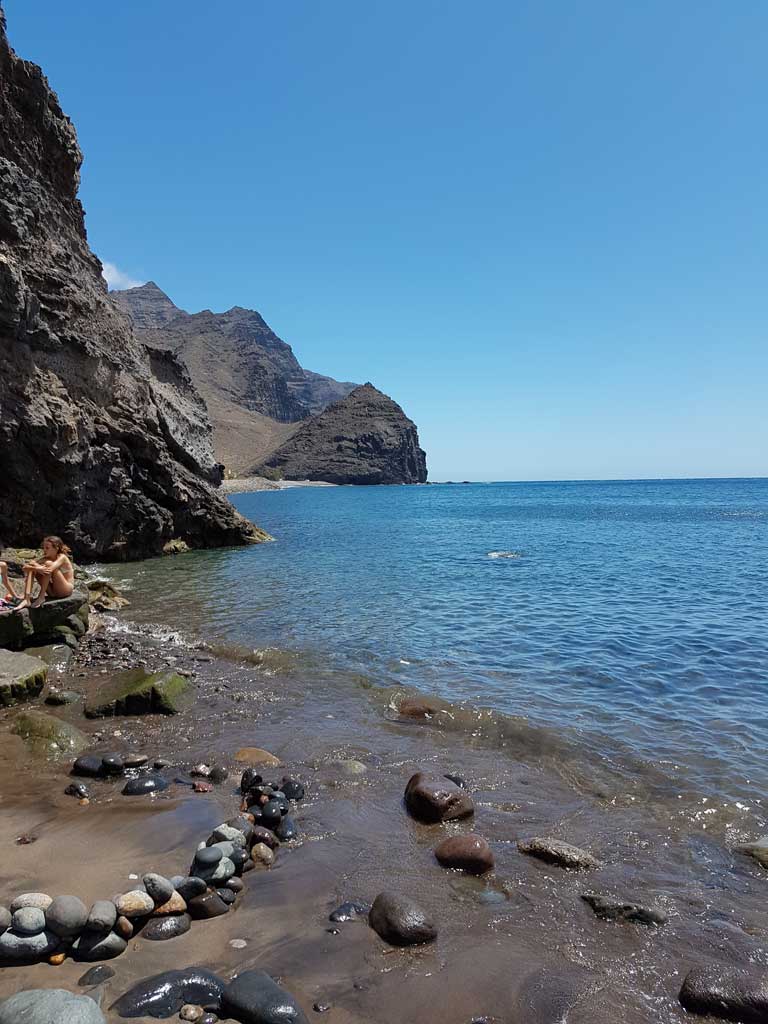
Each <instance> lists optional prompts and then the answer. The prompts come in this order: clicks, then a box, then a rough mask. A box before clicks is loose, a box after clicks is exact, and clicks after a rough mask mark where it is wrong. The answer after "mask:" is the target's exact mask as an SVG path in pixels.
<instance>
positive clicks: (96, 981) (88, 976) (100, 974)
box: [77, 966, 115, 988]
mask: <svg viewBox="0 0 768 1024" xmlns="http://www.w3.org/2000/svg"><path fill="white" fill-rule="evenodd" d="M114 976H115V972H114V971H113V970H112V968H111V967H106V966H103V967H91V969H90V970H89V971H86V972H85V974H83V975H82V976H81V977H80V978H78V979H77V984H78V985H82V986H83V988H90V987H91V985H101V984H102V983H103V982H105V981H109V979H110V978H114Z"/></svg>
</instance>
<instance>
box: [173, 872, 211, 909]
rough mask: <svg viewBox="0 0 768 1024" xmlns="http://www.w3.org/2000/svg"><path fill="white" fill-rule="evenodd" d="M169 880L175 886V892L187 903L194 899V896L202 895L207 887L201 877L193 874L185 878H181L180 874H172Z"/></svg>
mask: <svg viewBox="0 0 768 1024" xmlns="http://www.w3.org/2000/svg"><path fill="white" fill-rule="evenodd" d="M171 881H172V882H173V884H174V885H175V887H176V892H177V893H178V894H179V896H181V898H182V899H183V900H185V901H186V902H187V903H189V901H190V900H191V899H194V898H195V896H202V895H203V893H204V892H205V891H206V889H207V888H208V886H207V885H206V884H205V881H204V880H203V879H202V878H197V877H195V876H194V875H190V876H189V877H187V878H183V877H182V876H181V875H178V876H174V878H172V879H171Z"/></svg>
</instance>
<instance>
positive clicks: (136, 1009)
mask: <svg viewBox="0 0 768 1024" xmlns="http://www.w3.org/2000/svg"><path fill="white" fill-rule="evenodd" d="M225 984H226V982H224V981H222V979H221V978H219V977H218V976H217V975H215V974H213V973H212V972H211V971H206V970H204V969H203V968H201V967H186V968H184V969H183V970H180V971H164V972H163V973H162V974H155V975H153V976H152V977H151V978H144V979H143V980H142V981H139V982H138V983H137V984H136V985H134V986H133V987H132V988H130V989H128V991H127V992H125V993H124V994H123V995H122V996H120V998H119V999H118V1000H117V1002H116V1003H115V1004H114V1006H112V1007H111V1009H112V1010H113V1011H115V1012H116V1013H117V1015H118V1016H119V1017H122V1018H131V1017H133V1018H135V1017H143V1018H145V1019H146V1018H147V1017H151V1018H152V1019H153V1020H158V1019H164V1018H167V1017H170V1016H172V1015H173V1014H175V1013H178V1012H179V1010H180V1009H181V1008H182V1006H185V1005H187V1004H189V1003H192V1004H194V1005H201V1004H205V1005H206V1006H211V1005H214V1006H218V1004H219V1000H220V998H221V992H222V989H223V988H224V985H225Z"/></svg>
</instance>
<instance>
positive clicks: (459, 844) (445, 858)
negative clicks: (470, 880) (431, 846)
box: [435, 832, 494, 875]
mask: <svg viewBox="0 0 768 1024" xmlns="http://www.w3.org/2000/svg"><path fill="white" fill-rule="evenodd" d="M435 857H436V858H437V859H438V861H439V862H440V863H441V864H442V865H443V867H446V868H458V869H460V870H462V871H468V872H470V874H473V875H482V874H484V873H485V872H486V871H490V870H491V868H492V867H493V865H494V857H493V851H492V850H491V848H490V846H489V845H488V843H487V842H486V841H485V839H483V837H482V836H478V835H475V834H474V833H472V832H468V833H466V834H464V835H456V836H448V837H447V838H446V839H444V840H443V841H442V842H441V843H439V844H438V845H437V846H436V847H435Z"/></svg>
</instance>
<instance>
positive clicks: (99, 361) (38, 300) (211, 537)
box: [0, 11, 266, 559]
mask: <svg viewBox="0 0 768 1024" xmlns="http://www.w3.org/2000/svg"><path fill="white" fill-rule="evenodd" d="M81 161H82V156H81V153H80V149H79V147H78V144H77V138H76V135H75V130H74V128H73V126H72V124H71V122H70V121H69V119H68V118H67V117H66V116H65V115H64V114H63V113H62V111H61V108H60V106H59V102H58V99H57V98H56V95H55V94H54V93H53V92H52V91H51V89H50V87H49V85H48V83H47V81H46V79H45V77H44V75H43V73H42V72H41V70H40V69H39V68H38V67H37V66H36V65H34V64H31V63H29V62H27V61H24V60H21V59H20V58H18V57H17V56H16V54H14V53H13V51H12V50H11V49H10V47H9V45H8V40H7V37H6V32H5V18H4V16H3V14H2V11H0V468H1V469H2V485H1V486H0V537H3V539H4V540H6V541H13V542H15V543H20V544H27V543H35V544H36V543H38V542H39V539H40V536H41V534H43V533H46V532H54V533H60V534H62V535H63V536H64V537H65V538H66V539H67V540H68V542H69V543H70V544H71V545H72V546H73V547H75V548H76V550H77V552H78V553H79V555H80V556H81V557H99V558H108V559H123V558H135V557H141V556H144V555H149V554H155V553H159V552H160V551H161V550H162V548H163V546H164V544H165V543H166V542H167V541H168V540H170V539H172V538H181V539H183V540H185V541H186V542H187V543H188V544H189V545H190V546H191V547H204V546H215V545H220V544H241V543H246V542H249V541H254V540H258V539H264V538H265V537H266V535H265V534H263V533H262V532H261V531H258V530H257V529H255V528H254V527H253V526H252V525H251V524H250V523H248V522H247V521H246V520H244V519H243V518H242V517H241V516H240V515H238V513H237V512H236V511H235V509H234V508H233V507H232V506H231V505H230V504H229V503H228V502H227V501H226V500H225V499H224V498H223V497H222V496H220V495H218V494H217V493H216V491H215V490H214V487H215V486H216V485H217V484H218V483H219V481H220V478H221V467H220V466H219V464H218V463H217V461H216V459H215V458H214V455H213V448H212V443H211V433H210V427H209V425H208V423H207V419H206V416H205V407H204V405H203V403H202V401H201V399H200V397H199V395H198V394H197V393H196V391H195V389H194V387H193V385H192V383H191V381H190V378H189V375H188V373H187V371H186V369H185V368H184V367H183V365H181V364H180V363H179V361H178V360H177V359H176V358H175V357H174V355H173V354H172V353H170V352H166V353H158V352H151V353H150V352H149V351H148V350H147V348H146V346H145V345H144V344H142V343H141V342H140V341H139V340H138V339H137V338H136V336H135V335H134V333H133V331H132V328H131V325H130V321H129V320H128V318H127V317H125V316H124V315H122V314H121V313H120V312H119V311H118V310H117V309H116V308H115V306H114V304H113V303H112V302H111V301H110V300H109V298H108V297H107V292H106V286H105V284H104V282H103V280H102V277H101V264H100V263H99V261H98V259H97V258H96V257H95V256H94V255H93V254H92V253H91V251H90V250H89V248H88V243H87V240H86V233H85V226H84V219H83V210H82V207H81V205H80V202H79V200H78V199H77V190H78V185H79V171H80V164H81Z"/></svg>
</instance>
